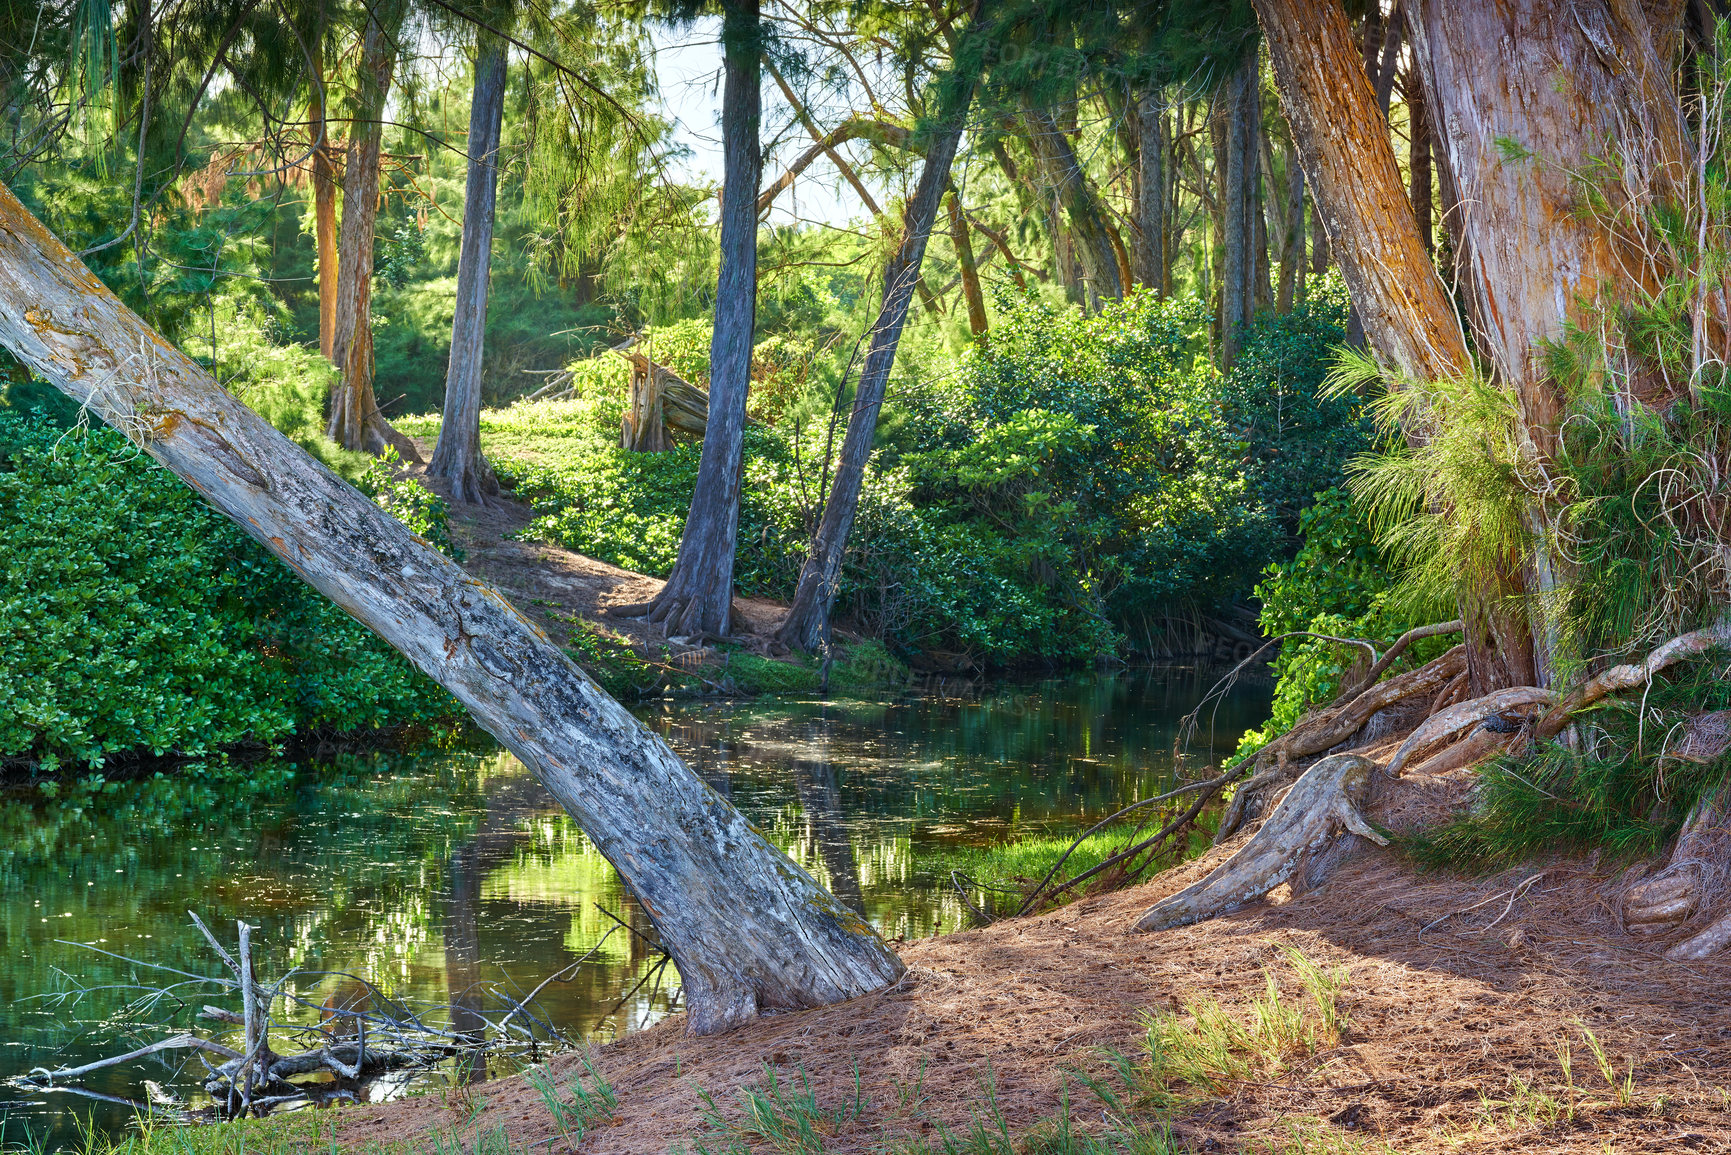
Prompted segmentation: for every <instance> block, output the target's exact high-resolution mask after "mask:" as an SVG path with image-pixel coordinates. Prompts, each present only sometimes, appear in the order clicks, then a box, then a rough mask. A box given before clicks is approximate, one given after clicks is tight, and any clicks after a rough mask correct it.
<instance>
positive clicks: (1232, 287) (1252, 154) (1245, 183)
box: [1220, 55, 1266, 367]
mask: <svg viewBox="0 0 1731 1155" xmlns="http://www.w3.org/2000/svg"><path fill="white" fill-rule="evenodd" d="M1257 87H1258V86H1257V63H1256V57H1255V55H1252V56H1251V57H1250V58H1249V60H1247V61H1246V62H1245V63H1244V65H1243V66H1242V67H1240V68H1239V69H1238V70H1237V71H1236V72H1234V73H1233V74H1232V75H1231V76H1230V77H1229V78H1228V79H1227V81H1226V85H1225V87H1224V89H1223V90H1222V97H1223V109H1222V111H1223V117H1224V122H1223V124H1222V129H1223V133H1224V137H1225V146H1226V147H1225V150H1224V151H1225V161H1226V171H1225V178H1224V182H1223V185H1222V193H1223V195H1222V202H1223V208H1222V213H1221V221H1220V227H1221V234H1222V235H1221V242H1222V245H1221V262H1220V363H1221V365H1223V366H1227V367H1230V366H1231V364H1232V362H1233V361H1234V360H1235V359H1236V358H1237V356H1238V347H1239V343H1240V341H1241V340H1242V336H1243V330H1244V326H1246V325H1248V324H1249V323H1250V321H1251V319H1252V318H1253V317H1255V315H1256V304H1257V296H1258V294H1257V291H1256V282H1257V280H1258V277H1257V273H1258V264H1259V250H1260V251H1261V252H1266V248H1265V247H1263V246H1259V245H1258V244H1257V239H1258V234H1259V230H1258V228H1257V223H1258V220H1259V219H1260V217H1261V215H1262V214H1261V206H1260V205H1259V204H1258V203H1257V196H1256V190H1257V186H1258V185H1259V184H1260V183H1261V175H1260V168H1261V165H1260V162H1259V158H1258V156H1257V131H1258V129H1259V127H1260V123H1261V119H1262V117H1261V101H1260V99H1259V98H1258V94H1257ZM1265 283H1266V282H1265Z"/></svg>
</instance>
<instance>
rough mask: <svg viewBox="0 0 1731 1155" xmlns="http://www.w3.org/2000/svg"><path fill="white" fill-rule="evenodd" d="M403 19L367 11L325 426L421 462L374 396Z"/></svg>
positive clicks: (342, 439) (344, 442)
mask: <svg viewBox="0 0 1731 1155" xmlns="http://www.w3.org/2000/svg"><path fill="white" fill-rule="evenodd" d="M402 18H403V8H402V5H401V4H400V3H391V2H390V0H384V2H382V3H379V4H376V5H375V6H374V7H372V8H371V9H369V11H368V15H367V28H366V32H365V34H364V36H363V37H362V42H361V66H360V73H359V85H358V87H359V89H360V91H359V96H358V99H357V101H356V104H357V107H356V110H355V118H354V123H353V126H352V130H351V131H350V133H349V149H348V155H347V157H346V158H345V159H344V162H343V226H342V239H341V245H340V250H339V252H338V253H337V311H336V312H337V316H336V336H335V341H334V347H333V348H332V353H333V354H334V355H335V358H336V363H337V368H339V369H340V370H342V379H341V381H340V382H338V385H337V391H336V393H335V394H333V395H332V397H331V422H330V428H329V429H328V430H327V432H328V434H329V436H330V439H331V440H332V441H335V442H336V443H337V444H338V445H340V446H342V447H343V448H344V449H358V450H365V451H366V452H368V453H373V454H378V453H383V452H384V450H385V447H386V446H387V445H389V446H393V447H395V448H396V450H397V452H398V453H399V454H401V455H402V457H403V458H404V460H407V461H419V460H421V455H420V453H419V452H417V451H416V449H415V446H414V443H413V442H411V441H410V440H409V439H408V438H407V437H404V436H403V435H402V434H401V433H398V432H397V431H396V430H395V429H393V428H392V427H391V423H390V422H389V421H386V420H385V417H384V414H382V413H380V412H379V404H378V401H377V399H376V398H375V397H374V396H373V223H374V222H375V221H376V220H377V219H378V215H379V154H380V152H381V151H382V149H383V147H384V139H385V126H384V124H383V122H382V119H381V118H382V117H383V116H384V110H385V97H386V96H387V95H389V93H390V90H391V73H392V72H393V71H394V70H395V68H396V61H397V45H396V37H397V33H398V31H399V29H400V26H401V24H402ZM381 21H384V23H381ZM387 25H388V27H387Z"/></svg>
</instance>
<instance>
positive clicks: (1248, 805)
mask: <svg viewBox="0 0 1731 1155" xmlns="http://www.w3.org/2000/svg"><path fill="white" fill-rule="evenodd" d="M1466 664H1467V656H1466V647H1465V646H1456V647H1455V648H1454V649H1452V650H1450V651H1449V652H1448V653H1446V654H1444V655H1443V656H1442V657H1440V658H1437V659H1435V660H1434V661H1431V662H1428V663H1426V664H1425V665H1423V666H1420V667H1419V668H1418V669H1416V670H1411V671H1408V672H1407V673H1405V674H1401V675H1400V676H1398V677H1394V678H1390V679H1389V680H1388V681H1386V682H1380V683H1378V684H1376V685H1373V686H1371V687H1370V688H1369V689H1366V690H1364V691H1362V692H1360V693H1358V694H1356V695H1354V696H1353V698H1352V699H1351V700H1350V701H1347V702H1344V703H1342V704H1340V705H1338V706H1333V707H1330V708H1329V709H1327V710H1323V711H1321V712H1319V713H1317V714H1314V715H1312V716H1310V717H1307V718H1305V719H1303V720H1302V721H1300V722H1299V723H1298V725H1296V726H1294V727H1293V728H1292V729H1291V730H1288V731H1287V732H1286V733H1285V734H1282V735H1281V736H1280V737H1278V738H1276V739H1275V740H1274V741H1272V742H1270V743H1269V744H1268V745H1266V746H1264V747H1263V748H1262V750H1261V751H1260V752H1259V753H1258V754H1257V756H1256V773H1255V775H1254V776H1253V777H1251V779H1250V780H1249V781H1247V782H1245V783H1244V785H1242V786H1240V787H1239V788H1238V791H1237V793H1235V794H1234V795H1233V796H1232V802H1231V804H1230V805H1228V806H1227V808H1226V813H1225V815H1224V816H1222V818H1221V820H1220V829H1219V831H1217V832H1216V834H1215V836H1214V843H1215V845H1216V846H1218V845H1219V844H1220V843H1222V842H1224V841H1226V840H1227V839H1228V838H1230V837H1232V836H1233V835H1234V834H1236V833H1237V832H1238V831H1239V829H1240V828H1241V827H1242V826H1243V825H1244V823H1245V822H1247V821H1249V820H1250V819H1252V818H1254V817H1256V814H1257V813H1258V811H1259V810H1260V808H1261V805H1262V802H1263V800H1264V799H1265V798H1266V797H1267V796H1268V793H1269V792H1270V791H1271V790H1273V789H1276V788H1278V787H1279V786H1282V785H1284V784H1285V783H1286V782H1287V781H1288V780H1289V779H1290V778H1291V777H1292V775H1293V770H1292V768H1291V767H1292V763H1294V762H1297V761H1298V760H1300V759H1303V758H1308V757H1310V756H1312V755H1314V754H1321V753H1322V752H1323V751H1325V750H1327V749H1329V748H1330V747H1332V746H1338V745H1340V743H1342V742H1344V741H1346V740H1347V739H1348V738H1350V737H1352V736H1353V735H1354V734H1356V733H1358V732H1359V731H1360V730H1361V729H1363V728H1364V724H1365V723H1366V722H1368V721H1370V719H1371V718H1372V717H1373V716H1375V715H1376V714H1377V713H1379V712H1380V711H1382V710H1386V709H1388V708H1389V707H1390V706H1394V705H1397V704H1398V703H1400V702H1404V701H1406V700H1407V699H1409V698H1416V697H1420V696H1426V695H1435V694H1437V693H1438V692H1440V691H1441V690H1442V689H1443V688H1444V687H1445V686H1447V685H1448V684H1449V683H1450V682H1452V681H1453V680H1454V679H1455V677H1456V675H1458V674H1460V672H1461V671H1463V670H1465V669H1466Z"/></svg>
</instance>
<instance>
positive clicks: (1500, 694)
mask: <svg viewBox="0 0 1731 1155" xmlns="http://www.w3.org/2000/svg"><path fill="white" fill-rule="evenodd" d="M1556 700H1557V695H1556V694H1554V693H1553V692H1551V691H1550V690H1541V689H1539V688H1538V687H1537V686H1514V687H1512V688H1510V689H1507V690H1498V691H1496V692H1495V693H1492V694H1486V695H1485V696H1484V697H1482V698H1474V699H1473V700H1472V701H1470V702H1462V703H1461V704H1460V705H1458V706H1450V707H1449V708H1448V709H1446V710H1442V711H1439V712H1438V713H1435V714H1432V715H1431V716H1430V717H1429V718H1426V719H1425V720H1424V721H1423V722H1422V723H1420V725H1419V728H1418V729H1416V730H1414V731H1413V732H1412V734H1411V735H1410V736H1409V737H1408V738H1407V740H1406V741H1405V742H1402V743H1401V744H1400V749H1399V750H1397V751H1395V755H1394V758H1393V759H1392V760H1391V761H1390V762H1389V764H1388V776H1389V777H1390V778H1396V777H1399V775H1400V772H1401V771H1402V770H1403V769H1405V768H1406V764H1407V762H1408V761H1410V760H1411V759H1412V756H1413V755H1414V754H1417V753H1419V752H1420V751H1423V750H1428V749H1430V748H1431V747H1433V746H1437V745H1440V744H1442V743H1444V742H1448V741H1452V740H1454V739H1455V738H1457V737H1459V736H1460V735H1461V734H1463V733H1465V732H1467V731H1468V730H1471V729H1472V728H1473V727H1474V726H1477V725H1478V724H1479V723H1480V722H1483V721H1485V720H1487V719H1489V718H1495V717H1497V716H1499V715H1501V714H1505V713H1507V712H1508V711H1510V710H1519V709H1523V708H1527V707H1531V706H1535V705H1538V706H1549V705H1552V704H1553V703H1555V702H1556Z"/></svg>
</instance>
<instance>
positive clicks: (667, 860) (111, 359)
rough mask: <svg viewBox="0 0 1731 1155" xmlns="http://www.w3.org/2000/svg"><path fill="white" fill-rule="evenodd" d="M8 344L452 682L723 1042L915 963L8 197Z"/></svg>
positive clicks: (503, 604)
mask: <svg viewBox="0 0 1731 1155" xmlns="http://www.w3.org/2000/svg"><path fill="white" fill-rule="evenodd" d="M0 344H3V345H4V346H5V347H6V348H8V349H9V350H11V351H12V353H13V354H14V355H16V356H17V357H18V359H19V360H20V361H22V362H23V363H24V364H26V365H28V366H30V368H31V369H33V370H35V371H36V373H38V374H39V375H40V376H42V377H43V378H44V379H45V380H47V381H50V382H52V383H53V384H54V385H55V386H56V387H58V388H59V389H60V390H61V391H62V392H64V393H65V394H66V395H67V396H68V397H70V398H71V399H72V400H74V401H75V402H78V403H79V404H80V405H84V406H87V407H89V408H90V409H91V410H92V411H93V412H95V413H96V414H97V415H98V416H100V417H101V418H102V419H103V420H104V421H106V422H107V423H108V424H109V425H111V426H112V427H114V428H115V429H118V430H120V431H122V432H124V433H125V434H126V435H127V436H129V437H131V438H132V439H133V440H134V442H135V443H137V444H138V445H139V446H140V447H141V448H142V449H143V450H144V451H145V452H147V453H149V454H150V456H152V457H153V458H155V459H156V461H157V462H158V463H160V464H161V465H163V466H165V467H166V468H168V469H169V470H170V471H172V472H173V473H175V474H176V475H177V476H179V477H180V478H181V479H182V480H183V481H185V482H186V483H187V484H188V485H190V486H191V487H192V488H193V489H194V490H196V491H197V492H198V493H199V494H200V495H201V496H202V497H203V498H204V499H205V500H206V501H208V502H209V503H210V504H211V505H212V506H214V507H215V508H216V509H218V510H220V511H221V512H222V513H224V514H226V515H227V516H228V517H229V518H231V519H232V520H233V521H234V522H235V524H236V525H237V526H239V527H240V528H241V530H243V531H244V532H245V533H247V534H248V535H249V536H250V537H252V538H253V539H254V540H256V541H258V542H259V543H260V544H261V545H262V546H264V547H265V548H266V549H267V550H269V551H270V552H271V553H272V554H274V555H276V557H278V558H279V559H281V560H282V561H283V562H284V563H286V564H287V565H288V566H289V567H290V568H291V569H293V570H294V571H295V572H296V573H297V574H299V575H300V576H301V577H302V578H303V579H304V580H305V581H306V582H307V583H308V584H310V585H311V586H313V587H314V588H315V589H317V590H318V591H319V592H320V593H322V594H324V595H325V596H326V597H328V598H330V599H331V600H332V601H334V602H335V603H336V604H337V605H338V606H340V607H342V608H343V609H344V610H345V611H346V612H348V613H349V614H350V615H351V616H353V617H354V618H355V619H356V620H358V621H359V622H361V623H362V624H363V625H365V626H367V627H368V628H369V629H371V630H373V631H374V632H376V633H377V634H378V635H379V636H380V637H381V638H383V639H384V640H385V641H386V642H388V643H389V644H390V645H392V646H393V647H395V648H396V649H397V650H398V651H399V652H401V653H402V654H403V656H404V657H406V658H408V659H409V660H410V661H411V662H413V663H414V664H415V665H416V666H417V667H419V668H420V669H421V670H422V671H424V672H425V673H426V674H427V675H428V676H429V677H431V678H433V679H435V680H437V681H438V682H439V683H440V684H441V685H443V686H444V687H445V688H446V689H448V690H450V691H451V693H452V694H453V695H455V696H456V698H457V700H458V701H459V702H461V703H462V704H463V705H464V706H465V707H466V708H467V709H468V710H469V712H470V713H471V714H472V715H473V716H474V718H475V721H476V722H478V723H479V724H480V725H481V726H482V727H483V728H484V729H486V730H487V731H488V732H489V733H491V734H492V735H493V736H494V737H496V738H497V739H498V740H499V741H500V742H501V743H502V744H503V745H504V746H506V747H507V748H508V749H509V750H511V752H512V753H514V754H515V755H517V757H518V758H519V759H521V760H522V761H523V763H524V764H525V765H526V766H528V767H529V769H530V770H531V771H532V772H533V773H534V774H535V775H536V776H537V777H538V778H540V780H541V781H542V783H544V784H545V785H546V787H547V789H548V790H549V791H550V792H551V793H552V794H553V796H554V797H555V798H557V799H558V800H559V803H560V805H562V806H564V807H565V809H566V810H567V811H569V812H570V813H571V815H572V817H573V818H574V819H575V820H576V821H577V824H578V826H580V827H581V828H582V829H583V831H584V833H586V834H587V835H588V836H589V837H590V838H591V839H592V840H593V841H594V843H595V845H596V847H597V848H598V849H599V850H600V851H601V852H602V854H604V855H606V856H607V859H608V861H609V862H611V863H612V864H613V865H614V867H615V868H616V869H618V871H619V873H620V874H621V875H622V876H623V877H624V879H625V882H626V884H627V885H628V886H630V888H631V890H632V892H633V893H634V894H635V895H636V896H637V898H638V900H639V901H640V902H641V903H642V905H643V907H644V908H645V910H647V911H648V913H649V915H650V917H651V918H652V919H653V920H654V923H655V926H656V929H657V930H658V931H659V932H660V936H661V940H662V942H663V943H665V944H666V945H667V947H668V950H669V951H670V952H671V953H672V955H673V960H674V963H675V965H677V966H678V967H679V974H680V978H681V980H682V982H683V983H684V988H685V992H686V995H687V997H688V999H689V1006H690V1012H689V1019H688V1029H689V1030H690V1031H692V1032H693V1033H696V1034H710V1033H715V1032H718V1031H723V1030H726V1029H728V1028H730V1027H733V1026H736V1025H738V1024H740V1023H743V1022H745V1021H747V1020H749V1019H751V1018H752V1017H753V1016H755V1015H757V1014H758V1013H759V1012H760V1011H765V1010H772V1009H778V1008H786V1009H793V1008H800V1007H810V1006H816V1005H821V1004H825V1003H830V1002H836V1001H839V1000H841V999H846V998H851V997H853V996H856V995H860V994H863V993H865V992H867V991H870V990H873V989H876V988H878V987H881V986H883V985H884V984H885V983H888V982H891V981H893V980H894V979H895V978H896V977H897V976H898V975H900V974H901V973H902V966H901V964H900V962H899V961H898V960H897V959H896V957H895V955H894V954H893V953H891V951H890V950H889V948H888V947H886V946H885V945H884V943H883V942H882V940H880V939H879V938H878V937H877V935H875V934H874V933H873V932H872V930H871V928H870V927H869V926H868V925H867V924H866V923H865V922H864V921H863V920H861V919H860V918H859V917H858V916H857V915H856V914H854V913H853V912H851V911H849V910H847V909H846V908H845V907H843V906H842V905H841V904H840V903H838V902H837V901H836V900H835V899H834V898H833V897H832V896H831V895H830V894H829V893H828V892H827V891H825V890H824V889H823V888H822V887H821V886H819V885H818V884H817V883H816V882H815V881H814V880H813V879H812V878H811V876H810V875H809V874H807V873H806V872H805V871H804V870H801V869H800V868H799V867H798V866H796V865H795V864H794V863H793V862H792V861H790V860H789V859H788V858H787V857H786V856H785V855H783V854H781V853H780V852H779V851H777V850H776V849H775V847H774V846H772V845H771V844H770V843H769V842H768V841H767V840H766V839H765V838H764V837H763V835H762V834H761V833H759V832H758V831H757V830H756V828H754V827H753V826H752V825H751V824H750V823H748V822H747V821H745V819H744V818H743V817H742V816H741V815H740V814H739V812H738V811H736V810H734V809H733V807H731V806H730V805H728V804H727V802H726V801H724V800H723V799H722V798H721V797H720V796H719V795H717V794H716V793H715V791H713V790H711V789H710V788H709V787H707V786H705V785H704V784H703V783H702V782H701V781H699V780H698V778H697V777H696V776H695V775H693V774H692V773H691V771H690V770H689V769H688V768H687V767H686V766H685V764H684V763H683V762H681V761H680V760H679V758H678V757H677V756H676V755H675V754H674V753H673V751H672V750H671V749H669V748H668V746H667V744H666V743H665V742H663V741H662V740H661V739H660V738H658V737H656V736H655V735H654V734H652V733H650V732H649V731H648V730H647V729H645V728H644V727H643V725H642V724H641V723H640V722H638V721H637V720H636V719H635V718H633V717H632V716H631V714H630V713H629V712H628V711H627V710H625V708H624V707H622V706H620V705H619V703H617V702H615V701H614V700H613V699H612V698H609V697H608V696H607V695H606V694H605V693H603V692H602V691H601V690H600V689H598V688H597V687H596V686H595V684H594V683H593V682H591V681H590V680H589V679H588V677H586V676H585V675H584V674H583V672H582V671H581V670H579V669H578V668H577V666H576V665H574V664H573V663H572V662H571V661H570V659H569V658H567V657H566V656H565V655H564V654H563V653H561V652H560V651H559V649H558V648H557V647H555V646H554V645H553V644H552V643H550V642H549V641H548V640H547V638H546V636H545V635H543V634H542V633H541V631H540V630H538V629H536V628H535V626H534V625H532V624H531V623H530V622H529V621H528V619H527V618H525V617H524V616H523V615H522V614H521V613H519V612H518V611H517V610H516V609H515V608H513V607H512V606H511V604H510V603H509V602H507V601H505V599H504V598H503V597H501V596H500V595H499V594H498V593H497V592H496V591H495V590H493V589H491V588H490V587H488V586H486V585H484V584H483V583H481V582H479V581H476V580H475V579H474V578H471V577H470V576H469V575H467V574H465V573H464V572H463V571H462V570H461V569H460V568H458V567H457V566H456V564H454V563H453V562H452V561H450V559H448V558H446V557H444V556H443V555H442V554H440V553H439V552H438V551H437V550H435V549H433V548H432V547H431V546H429V545H427V544H426V543H425V542H423V541H421V540H420V539H419V538H417V537H415V535H414V534H412V533H410V532H409V530H408V529H406V528H405V527H404V526H403V525H402V523H401V522H399V521H397V520H396V519H395V518H394V517H392V516H391V515H390V514H388V513H386V512H385V511H384V510H382V509H380V508H379V507H378V506H377V505H375V504H374V503H373V502H371V501H369V500H367V498H366V497H364V496H363V495H362V494H361V493H360V492H359V491H358V490H356V489H355V488H354V487H353V486H351V485H349V484H348V483H346V482H344V481H343V480H342V479H341V478H339V477H338V476H337V475H336V474H334V473H332V472H331V471H330V470H328V469H326V468H325V467H324V466H322V465H320V464H319V463H318V462H316V461H314V460H313V459H312V458H311V457H309V456H307V454H306V453H305V452H304V451H303V450H301V449H300V448H299V447H298V446H296V445H295V444H294V443H293V442H291V441H290V440H289V439H288V438H287V437H285V436H283V435H282V434H281V433H279V432H278V431H277V430H275V429H273V428H272V427H271V426H270V425H269V424H268V423H267V422H265V421H264V419H263V418H261V417H259V416H258V415H257V414H256V413H254V412H253V411H252V410H250V409H248V408H247V407H246V406H245V405H243V404H241V403H240V402H239V401H238V400H236V399H235V398H234V397H232V396H230V395H229V394H228V393H226V392H225V391H224V390H223V389H222V388H221V386H219V385H218V384H217V383H216V382H215V381H214V380H212V378H211V377H210V375H209V374H208V373H206V372H205V371H204V370H203V369H202V368H200V367H199V366H198V365H197V364H196V363H194V362H193V361H192V360H190V359H189V358H187V357H186V356H185V355H183V354H182V353H181V352H180V351H179V350H177V349H175V348H174V347H173V346H172V345H170V344H168V343H167V342H166V341H164V340H163V339H162V337H161V336H159V335H158V334H157V333H156V332H154V331H153V330H152V329H151V328H150V327H149V326H148V325H146V324H145V323H144V322H143V321H142V320H141V319H140V318H139V317H138V316H137V315H136V314H134V313H133V312H132V311H131V310H129V309H127V308H126V306H125V305H123V304H121V302H120V301H119V299H118V298H116V297H115V296H114V294H113V293H111V292H109V290H108V289H107V288H106V287H104V286H103V284H102V282H101V281H99V280H98V279H97V278H96V277H95V276H94V275H93V274H92V273H90V271H89V270H88V269H86V268H85V267H84V266H83V265H82V264H80V263H79V261H78V259H77V257H75V256H74V255H73V254H72V253H71V252H70V251H69V250H68V249H67V248H66V247H65V246H64V245H62V244H61V243H60V242H59V240H57V239H56V238H55V237H54V236H53V235H52V234H50V233H49V232H48V230H47V229H45V228H43V227H42V225H41V224H39V223H38V222H37V221H36V219H35V218H34V217H32V216H31V215H30V214H29V212H27V211H26V210H25V208H24V206H23V205H21V204H19V203H18V200H17V199H16V198H15V197H14V196H12V194H11V192H10V191H8V190H6V189H5V188H4V186H0Z"/></svg>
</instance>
